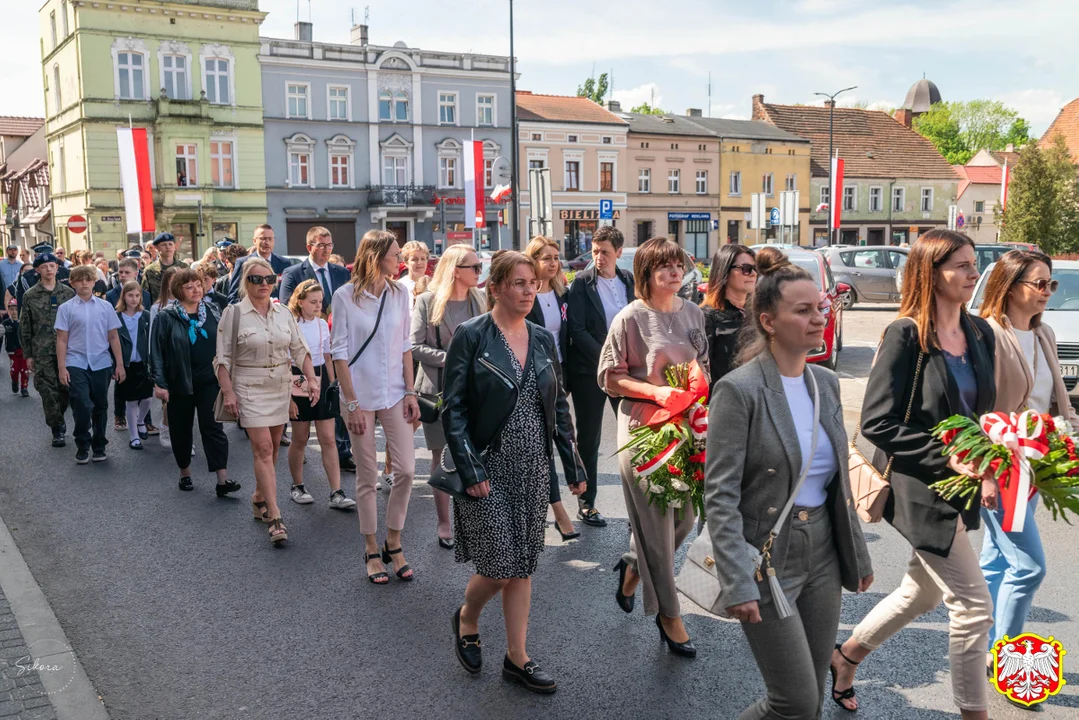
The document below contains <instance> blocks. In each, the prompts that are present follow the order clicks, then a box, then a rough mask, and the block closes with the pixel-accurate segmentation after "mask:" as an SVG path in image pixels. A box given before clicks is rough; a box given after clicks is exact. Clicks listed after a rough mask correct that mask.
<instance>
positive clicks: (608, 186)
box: [599, 162, 614, 192]
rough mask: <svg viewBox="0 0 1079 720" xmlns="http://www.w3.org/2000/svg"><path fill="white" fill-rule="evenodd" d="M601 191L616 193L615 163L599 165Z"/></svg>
mask: <svg viewBox="0 0 1079 720" xmlns="http://www.w3.org/2000/svg"><path fill="white" fill-rule="evenodd" d="M599 191H600V192H614V163H613V162H601V163H600V164H599Z"/></svg>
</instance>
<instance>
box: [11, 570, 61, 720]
mask: <svg viewBox="0 0 1079 720" xmlns="http://www.w3.org/2000/svg"><path fill="white" fill-rule="evenodd" d="M32 668H33V661H32V660H31V659H30V651H29V650H28V649H27V647H26V640H25V638H23V636H22V631H20V630H19V625H18V623H17V622H15V615H14V614H13V613H12V612H11V606H10V605H9V604H8V601H7V596H5V595H4V592H3V590H0V718H16V719H17V720H56V711H55V710H54V709H53V707H52V703H51V702H49V696H48V694H47V693H46V691H45V687H44V686H43V685H42V684H41V677H40V676H39V675H38V674H37V671H35V670H33V669H32Z"/></svg>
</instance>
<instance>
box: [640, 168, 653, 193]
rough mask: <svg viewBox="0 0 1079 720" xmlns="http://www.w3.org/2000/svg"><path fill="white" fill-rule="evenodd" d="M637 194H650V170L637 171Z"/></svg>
mask: <svg viewBox="0 0 1079 720" xmlns="http://www.w3.org/2000/svg"><path fill="white" fill-rule="evenodd" d="M637 192H639V193H650V192H652V170H651V168H641V169H640V170H638V171H637Z"/></svg>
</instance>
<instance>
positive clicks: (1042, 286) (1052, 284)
mask: <svg viewBox="0 0 1079 720" xmlns="http://www.w3.org/2000/svg"><path fill="white" fill-rule="evenodd" d="M1019 282H1021V283H1023V284H1024V285H1029V286H1031V287H1032V288H1034V289H1035V290H1037V291H1038V292H1045V290H1046V288H1048V289H1049V292H1050V293H1055V292H1056V291H1057V288H1058V287H1060V281H1059V280H1046V279H1045V278H1040V279H1038V280H1020V281H1019Z"/></svg>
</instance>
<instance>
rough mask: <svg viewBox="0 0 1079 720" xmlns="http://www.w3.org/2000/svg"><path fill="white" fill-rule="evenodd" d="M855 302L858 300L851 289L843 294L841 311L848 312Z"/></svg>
mask: <svg viewBox="0 0 1079 720" xmlns="http://www.w3.org/2000/svg"><path fill="white" fill-rule="evenodd" d="M856 302H858V298H857V297H856V296H855V295H854V288H851V289H850V292H846V293H843V309H844V310H848V309H849V308H850V307H851V306H853V305H854V303H856Z"/></svg>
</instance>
